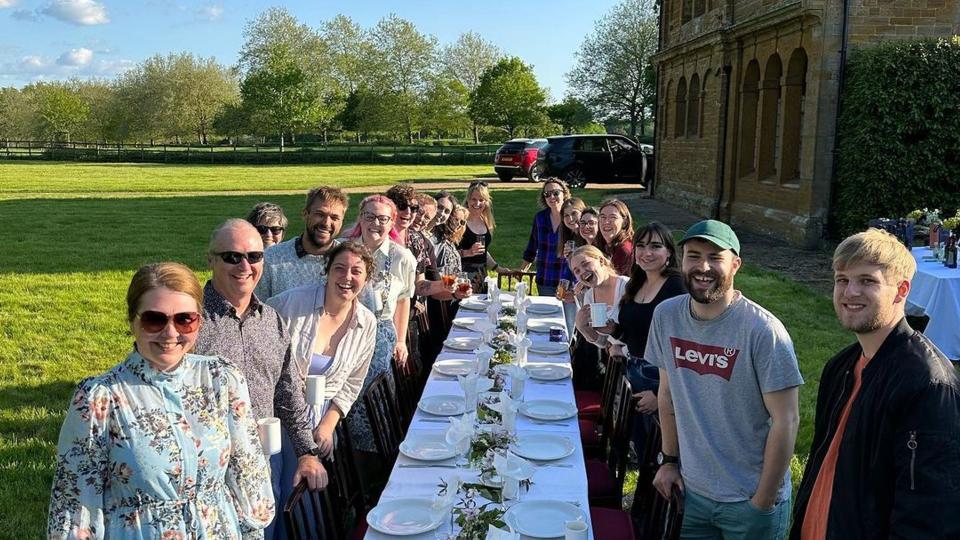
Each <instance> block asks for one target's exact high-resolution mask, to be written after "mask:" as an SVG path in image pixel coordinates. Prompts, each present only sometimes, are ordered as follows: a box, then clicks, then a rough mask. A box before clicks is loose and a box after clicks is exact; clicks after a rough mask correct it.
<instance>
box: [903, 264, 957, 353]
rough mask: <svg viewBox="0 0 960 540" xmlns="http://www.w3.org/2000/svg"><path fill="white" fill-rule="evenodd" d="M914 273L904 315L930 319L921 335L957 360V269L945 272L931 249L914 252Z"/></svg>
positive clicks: (947, 269)
mask: <svg viewBox="0 0 960 540" xmlns="http://www.w3.org/2000/svg"><path fill="white" fill-rule="evenodd" d="M911 253H912V254H913V258H914V259H916V260H917V273H916V275H914V276H913V281H912V282H911V284H910V294H909V295H908V296H907V308H908V309H907V313H909V314H911V315H926V316H927V317H930V322H929V323H928V324H927V328H926V330H924V332H923V333H924V335H926V336H927V337H928V338H930V341H932V342H933V344H934V345H936V346H937V348H938V349H940V350H941V351H943V354H945V355H946V356H947V358H950V359H951V360H954V361H957V360H960V268H947V267H946V266H944V265H943V263H941V262H939V261H937V260H936V259H935V258H934V255H933V252H932V251H931V250H930V248H926V247H924V248H916V247H915V248H913V251H912V252H911Z"/></svg>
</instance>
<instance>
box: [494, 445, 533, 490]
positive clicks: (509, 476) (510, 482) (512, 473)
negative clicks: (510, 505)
mask: <svg viewBox="0 0 960 540" xmlns="http://www.w3.org/2000/svg"><path fill="white" fill-rule="evenodd" d="M493 468H494V470H495V471H497V474H499V475H500V477H501V478H503V498H504V499H516V498H517V496H518V495H519V494H520V481H521V480H528V479H530V478H531V477H532V476H533V473H534V472H536V470H537V468H536V467H534V465H533V464H532V463H530V462H529V461H527V460H525V459H523V458H522V457H520V456H518V455H516V454H514V453H513V452H510V451H508V452H507V453H506V455H500V454H495V455H494V456H493Z"/></svg>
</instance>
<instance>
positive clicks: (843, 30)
mask: <svg viewBox="0 0 960 540" xmlns="http://www.w3.org/2000/svg"><path fill="white" fill-rule="evenodd" d="M849 20H850V0H843V22H842V24H841V26H840V71H839V72H838V73H837V114H836V116H835V117H834V120H833V160H832V162H831V164H830V183H829V184H828V186H827V204H828V205H832V204H833V183H834V182H836V181H837V154H838V150H839V149H840V113H841V112H843V87H844V85H845V84H846V72H847V42H848V34H849V29H848V24H849ZM824 221H825V223H824V228H825V229H828V227H829V221H830V214H829V212H828V213H827V217H826V219H825V220H824ZM827 232H828V231H827V230H824V231H821V236H824V237H825V236H826V235H827Z"/></svg>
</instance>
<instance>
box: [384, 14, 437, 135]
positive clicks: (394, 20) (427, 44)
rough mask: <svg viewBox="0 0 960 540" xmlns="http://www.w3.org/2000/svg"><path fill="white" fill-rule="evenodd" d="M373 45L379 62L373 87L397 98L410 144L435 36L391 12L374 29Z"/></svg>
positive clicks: (434, 49) (430, 72) (432, 68)
mask: <svg viewBox="0 0 960 540" xmlns="http://www.w3.org/2000/svg"><path fill="white" fill-rule="evenodd" d="M373 44H374V46H375V47H376V51H377V55H378V56H379V57H380V59H381V61H382V62H383V69H382V70H380V71H379V74H380V77H379V81H376V82H375V83H374V85H375V88H376V89H377V90H379V91H381V92H382V93H383V94H384V95H393V96H396V97H397V98H398V99H399V100H400V102H399V105H400V106H399V108H398V109H397V110H396V113H397V114H398V115H399V116H400V119H401V120H402V122H403V125H404V129H405V130H406V132H407V139H408V140H409V142H410V143H413V132H414V130H415V129H416V130H419V127H420V126H419V125H418V123H419V122H420V118H421V114H420V113H421V111H420V108H421V105H422V100H423V96H424V94H425V92H426V90H427V86H428V84H429V81H430V77H431V76H432V75H433V74H434V71H435V67H436V60H437V38H435V37H433V36H425V35H423V34H421V33H420V32H419V31H417V28H416V26H414V25H413V23H411V22H410V21H407V20H405V19H401V18H400V17H397V16H396V15H395V14H392V13H391V14H390V15H388V16H387V17H385V18H383V19H381V20H380V22H378V23H377V26H376V28H374V30H373Z"/></svg>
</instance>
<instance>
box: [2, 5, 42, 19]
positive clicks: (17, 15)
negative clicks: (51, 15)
mask: <svg viewBox="0 0 960 540" xmlns="http://www.w3.org/2000/svg"><path fill="white" fill-rule="evenodd" d="M2 1H3V0H0V2H2ZM10 16H11V17H13V18H14V19H17V20H18V21H27V22H37V21H38V20H40V17H39V16H38V15H37V13H36V12H35V11H30V10H29V9H18V10H16V11H14V12H13V13H11V14H10Z"/></svg>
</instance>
